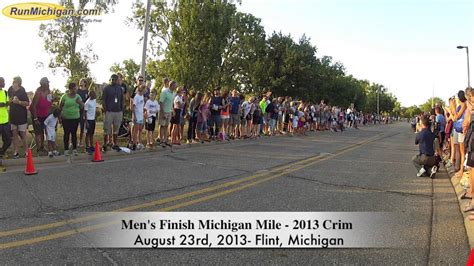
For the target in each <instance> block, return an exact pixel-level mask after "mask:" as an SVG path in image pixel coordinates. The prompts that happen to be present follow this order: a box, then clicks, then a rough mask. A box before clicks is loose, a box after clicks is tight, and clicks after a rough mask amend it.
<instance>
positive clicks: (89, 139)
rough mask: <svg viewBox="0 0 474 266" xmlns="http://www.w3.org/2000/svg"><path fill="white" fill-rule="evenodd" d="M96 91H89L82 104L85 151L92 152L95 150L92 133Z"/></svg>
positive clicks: (93, 131) (93, 129) (93, 132)
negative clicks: (84, 121)
mask: <svg viewBox="0 0 474 266" xmlns="http://www.w3.org/2000/svg"><path fill="white" fill-rule="evenodd" d="M96 109H97V101H96V93H95V91H90V92H89V98H88V99H87V101H86V103H85V104H84V116H85V120H86V125H85V128H86V152H87V153H89V154H92V153H93V152H94V151H95V148H94V146H93V145H94V134H95V119H96Z"/></svg>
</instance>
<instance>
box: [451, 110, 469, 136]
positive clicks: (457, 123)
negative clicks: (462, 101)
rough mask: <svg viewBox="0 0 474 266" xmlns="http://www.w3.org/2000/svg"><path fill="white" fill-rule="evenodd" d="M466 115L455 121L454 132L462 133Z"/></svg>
mask: <svg viewBox="0 0 474 266" xmlns="http://www.w3.org/2000/svg"><path fill="white" fill-rule="evenodd" d="M465 113H466V112H464V113H463V114H462V116H461V117H460V118H459V119H458V120H456V121H454V123H453V127H454V130H456V132H458V133H462V124H463V123H464V114H465Z"/></svg>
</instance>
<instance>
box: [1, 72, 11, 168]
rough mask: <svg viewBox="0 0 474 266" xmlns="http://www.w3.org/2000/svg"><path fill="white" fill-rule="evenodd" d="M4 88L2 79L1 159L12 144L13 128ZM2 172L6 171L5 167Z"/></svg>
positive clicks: (2, 79)
mask: <svg viewBox="0 0 474 266" xmlns="http://www.w3.org/2000/svg"><path fill="white" fill-rule="evenodd" d="M4 88H5V79H4V78H2V77H0V134H1V135H2V142H3V145H2V148H1V150H0V157H3V156H4V155H5V152H6V151H7V150H8V148H9V147H10V145H11V143H12V134H11V128H10V124H9V122H8V95H7V92H6V91H5V90H4ZM2 171H5V168H3V166H2Z"/></svg>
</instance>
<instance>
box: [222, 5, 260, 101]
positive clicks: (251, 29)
mask: <svg viewBox="0 0 474 266" xmlns="http://www.w3.org/2000/svg"><path fill="white" fill-rule="evenodd" d="M265 61H266V45H265V30H264V28H263V26H261V25H260V19H258V18H256V17H254V16H253V15H251V14H246V13H241V12H237V13H236V14H235V15H233V16H232V19H231V30H230V34H229V36H228V38H227V44H226V47H225V49H224V52H223V54H222V63H221V66H220V68H219V74H218V76H217V77H216V78H218V79H219V80H218V81H217V82H214V83H217V84H221V85H222V86H225V87H231V88H240V90H241V91H245V92H252V91H254V90H257V88H259V87H261V86H263V84H262V79H261V77H260V76H259V73H261V72H262V71H263V68H264V67H265V65H266V64H265Z"/></svg>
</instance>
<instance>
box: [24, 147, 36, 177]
mask: <svg viewBox="0 0 474 266" xmlns="http://www.w3.org/2000/svg"><path fill="white" fill-rule="evenodd" d="M37 173H38V172H36V170H35V165H34V163H33V155H31V149H30V148H28V151H27V155H26V170H25V175H36V174H37Z"/></svg>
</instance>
